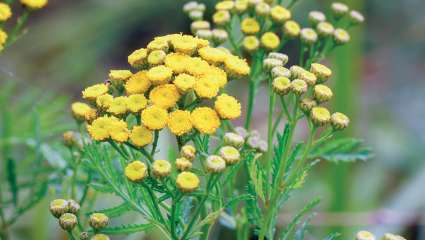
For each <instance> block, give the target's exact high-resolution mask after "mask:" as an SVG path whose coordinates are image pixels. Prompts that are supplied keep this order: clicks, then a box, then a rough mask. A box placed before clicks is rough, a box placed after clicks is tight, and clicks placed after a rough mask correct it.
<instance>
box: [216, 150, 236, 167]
mask: <svg viewBox="0 0 425 240" xmlns="http://www.w3.org/2000/svg"><path fill="white" fill-rule="evenodd" d="M219 152H220V156H221V157H222V158H223V159H224V161H226V164H229V165H232V164H235V163H237V162H239V160H240V158H241V155H240V153H239V150H238V149H236V148H235V147H232V146H224V147H222V148H220V151H219Z"/></svg>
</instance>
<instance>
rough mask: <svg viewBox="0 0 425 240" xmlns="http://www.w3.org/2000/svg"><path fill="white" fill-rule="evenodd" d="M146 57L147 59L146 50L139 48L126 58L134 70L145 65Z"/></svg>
mask: <svg viewBox="0 0 425 240" xmlns="http://www.w3.org/2000/svg"><path fill="white" fill-rule="evenodd" d="M147 57H148V50H147V49H145V48H141V49H138V50H136V51H134V52H132V53H131V54H130V55H129V56H128V63H129V64H130V65H131V66H132V67H134V68H139V67H141V66H143V65H144V64H145V63H146V58H147Z"/></svg>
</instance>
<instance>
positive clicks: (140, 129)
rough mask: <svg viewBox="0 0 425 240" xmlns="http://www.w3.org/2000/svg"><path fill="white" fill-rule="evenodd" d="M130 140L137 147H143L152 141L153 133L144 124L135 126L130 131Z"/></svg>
mask: <svg viewBox="0 0 425 240" xmlns="http://www.w3.org/2000/svg"><path fill="white" fill-rule="evenodd" d="M130 140H131V142H132V143H133V144H134V145H135V146H137V147H144V146H146V145H148V144H151V143H152V141H153V133H152V131H151V130H149V129H147V128H146V127H144V126H135V127H133V129H132V130H131V132H130Z"/></svg>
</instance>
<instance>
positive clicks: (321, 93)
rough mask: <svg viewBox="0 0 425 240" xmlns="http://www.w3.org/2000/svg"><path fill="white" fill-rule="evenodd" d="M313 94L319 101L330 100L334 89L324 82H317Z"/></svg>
mask: <svg viewBox="0 0 425 240" xmlns="http://www.w3.org/2000/svg"><path fill="white" fill-rule="evenodd" d="M313 96H314V99H316V101H318V102H319V103H321V102H326V101H329V100H330V99H331V98H332V96H333V93H332V90H331V89H330V88H329V87H328V86H326V85H323V84H317V85H316V86H314V89H313Z"/></svg>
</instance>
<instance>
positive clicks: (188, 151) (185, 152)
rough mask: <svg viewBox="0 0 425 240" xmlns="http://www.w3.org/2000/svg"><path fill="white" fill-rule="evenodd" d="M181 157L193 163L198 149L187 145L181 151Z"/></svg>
mask: <svg viewBox="0 0 425 240" xmlns="http://www.w3.org/2000/svg"><path fill="white" fill-rule="evenodd" d="M180 155H181V156H182V157H184V158H186V159H189V160H190V161H193V160H194V159H195V157H196V148H195V147H194V146H192V145H189V144H186V145H184V146H183V147H182V149H181V150H180Z"/></svg>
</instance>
